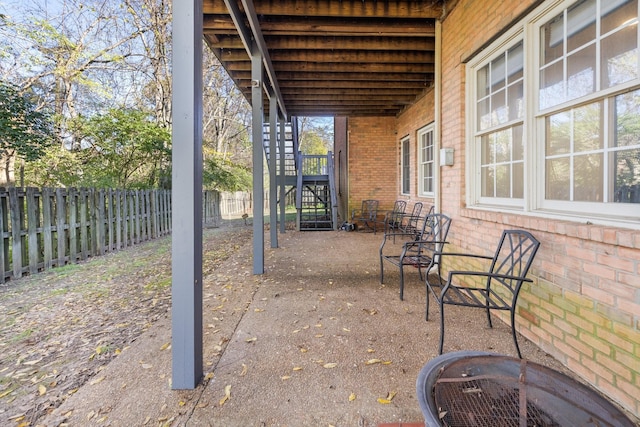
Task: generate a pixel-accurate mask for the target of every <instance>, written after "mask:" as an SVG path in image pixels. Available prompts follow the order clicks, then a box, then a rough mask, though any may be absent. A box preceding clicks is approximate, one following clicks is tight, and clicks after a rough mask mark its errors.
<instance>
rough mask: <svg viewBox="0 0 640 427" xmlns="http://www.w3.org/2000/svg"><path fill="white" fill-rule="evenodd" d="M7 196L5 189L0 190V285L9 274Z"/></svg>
mask: <svg viewBox="0 0 640 427" xmlns="http://www.w3.org/2000/svg"><path fill="white" fill-rule="evenodd" d="M8 198H9V194H8V193H7V191H6V189H4V188H0V233H2V234H1V235H2V242H1V243H0V283H4V282H5V280H6V277H7V274H8V272H9V267H10V266H9V222H8V221H9V209H8V208H9V206H8V203H7V201H8Z"/></svg>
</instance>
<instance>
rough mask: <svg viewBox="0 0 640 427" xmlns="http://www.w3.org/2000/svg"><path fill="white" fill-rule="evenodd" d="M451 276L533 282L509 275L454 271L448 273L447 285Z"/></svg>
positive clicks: (526, 278)
mask: <svg viewBox="0 0 640 427" xmlns="http://www.w3.org/2000/svg"><path fill="white" fill-rule="evenodd" d="M453 276H480V277H491V278H496V279H507V280H522V281H523V282H533V280H532V279H529V278H528V277H522V276H512V275H510V274H500V273H489V272H488V271H465V270H454V271H450V272H449V276H448V278H447V284H449V283H451V279H452V278H453Z"/></svg>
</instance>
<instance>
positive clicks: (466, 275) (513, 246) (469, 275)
mask: <svg viewBox="0 0 640 427" xmlns="http://www.w3.org/2000/svg"><path fill="white" fill-rule="evenodd" d="M539 246H540V242H539V241H538V240H536V238H535V237H533V235H531V233H529V232H527V231H523V230H505V231H504V232H503V233H502V237H501V238H500V242H499V243H498V247H497V249H496V252H495V254H494V255H493V256H485V255H473V254H461V253H446V252H442V251H437V252H435V253H434V255H433V256H434V259H435V258H438V259H439V261H438V262H437V263H433V265H435V264H437V268H438V275H437V277H436V275H431V276H429V275H427V278H426V280H425V283H426V287H427V302H426V320H429V293H431V294H432V295H433V296H434V298H435V300H436V301H437V302H438V304H439V305H440V349H439V353H440V354H442V348H443V344H444V306H445V305H457V306H463V307H475V308H483V309H485V310H486V312H487V320H488V322H489V327H492V326H493V325H492V324H491V310H505V311H509V312H510V315H511V334H512V335H513V342H514V343H515V345H516V350H517V352H518V357H520V358H522V355H521V353H520V346H519V345H518V338H517V336H516V329H515V313H516V304H517V301H518V295H519V293H520V289H521V287H522V284H523V283H524V282H532V280H531V279H528V278H527V277H526V276H527V273H528V272H529V268H530V267H531V263H532V262H533V258H534V257H535V255H536V252H537V251H538V247H539ZM450 257H457V258H459V259H464V258H467V259H472V260H477V261H480V262H483V260H484V262H485V263H488V264H489V265H488V267H487V268H486V269H470V270H455V271H449V273H448V275H447V279H446V281H445V280H444V279H443V278H442V276H441V274H440V272H441V271H440V270H441V265H442V263H443V262H445V261H444V260H446V259H447V258H450ZM456 262H459V261H458V260H456ZM450 265H451V264H450ZM455 265H459V264H455ZM476 265H477V264H476Z"/></svg>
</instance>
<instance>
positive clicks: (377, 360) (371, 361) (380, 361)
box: [364, 359, 382, 365]
mask: <svg viewBox="0 0 640 427" xmlns="http://www.w3.org/2000/svg"><path fill="white" fill-rule="evenodd" d="M376 363H382V360H380V359H369V360H367V361H366V362H364V364H365V365H374V364H376Z"/></svg>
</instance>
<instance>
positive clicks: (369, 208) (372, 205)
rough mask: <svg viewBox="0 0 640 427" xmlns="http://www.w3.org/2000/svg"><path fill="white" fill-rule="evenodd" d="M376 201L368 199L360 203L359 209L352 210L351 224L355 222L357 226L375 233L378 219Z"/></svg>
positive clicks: (377, 203)
mask: <svg viewBox="0 0 640 427" xmlns="http://www.w3.org/2000/svg"><path fill="white" fill-rule="evenodd" d="M379 204H380V202H379V201H378V200H373V199H368V200H363V201H362V207H361V208H360V209H354V210H353V211H352V212H351V222H352V223H353V222H357V223H358V224H359V225H363V226H364V227H367V228H369V229H370V230H373V232H374V233H375V231H376V222H377V219H378V205H379Z"/></svg>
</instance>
